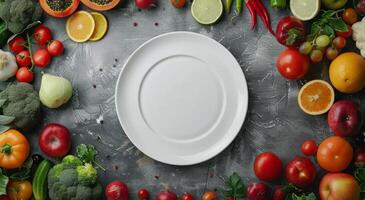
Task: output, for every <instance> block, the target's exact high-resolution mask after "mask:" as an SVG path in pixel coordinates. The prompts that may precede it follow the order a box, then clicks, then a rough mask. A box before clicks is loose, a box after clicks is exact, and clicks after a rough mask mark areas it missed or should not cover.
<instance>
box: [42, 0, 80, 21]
mask: <svg viewBox="0 0 365 200" xmlns="http://www.w3.org/2000/svg"><path fill="white" fill-rule="evenodd" d="M39 4H40V6H41V7H42V9H43V10H44V11H45V12H46V13H47V14H49V15H51V16H53V17H67V16H69V15H71V14H72V13H74V12H75V11H76V9H77V8H78V6H79V4H80V0H39Z"/></svg>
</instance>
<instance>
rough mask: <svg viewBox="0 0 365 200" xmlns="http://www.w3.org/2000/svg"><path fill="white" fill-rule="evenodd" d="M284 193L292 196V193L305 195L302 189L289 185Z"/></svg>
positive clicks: (284, 189)
mask: <svg viewBox="0 0 365 200" xmlns="http://www.w3.org/2000/svg"><path fill="white" fill-rule="evenodd" d="M283 191H284V192H285V194H291V193H296V194H299V193H303V190H302V189H300V188H298V187H296V186H295V185H293V184H289V185H287V186H285V187H284V188H283Z"/></svg>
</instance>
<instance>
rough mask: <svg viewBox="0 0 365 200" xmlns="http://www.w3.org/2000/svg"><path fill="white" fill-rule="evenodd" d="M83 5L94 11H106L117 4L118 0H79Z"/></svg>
mask: <svg viewBox="0 0 365 200" xmlns="http://www.w3.org/2000/svg"><path fill="white" fill-rule="evenodd" d="M81 2H82V3H83V4H85V6H87V7H88V8H90V9H92V10H96V11H107V10H111V9H113V8H114V7H115V6H117V5H118V4H119V2H120V0H81Z"/></svg>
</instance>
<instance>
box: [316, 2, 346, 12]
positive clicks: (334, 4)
mask: <svg viewBox="0 0 365 200" xmlns="http://www.w3.org/2000/svg"><path fill="white" fill-rule="evenodd" d="M347 1H348V0H322V5H324V6H325V7H326V8H328V9H332V10H338V9H340V8H343V7H344V6H345V5H346V3H347Z"/></svg>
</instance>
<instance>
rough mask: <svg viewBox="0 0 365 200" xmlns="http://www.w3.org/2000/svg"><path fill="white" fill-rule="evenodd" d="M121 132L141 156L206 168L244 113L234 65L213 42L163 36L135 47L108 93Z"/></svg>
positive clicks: (244, 96) (242, 83)
mask: <svg viewBox="0 0 365 200" xmlns="http://www.w3.org/2000/svg"><path fill="white" fill-rule="evenodd" d="M115 95H116V98H115V103H116V109H117V114H118V118H119V121H120V123H121V125H122V127H123V130H124V131H125V133H126V134H127V136H128V137H129V139H130V140H131V141H132V142H133V144H134V145H135V146H137V148H138V149H139V150H141V151H142V152H143V153H144V154H146V155H147V156H149V157H151V158H153V159H155V160H158V161H160V162H163V163H167V164H172V165H191V164H197V163H200V162H203V161H206V160H208V159H210V158H212V157H214V156H215V155H217V154H218V153H220V152H221V151H222V150H223V149H225V148H226V147H227V146H228V145H229V144H230V143H231V142H232V140H233V139H234V138H235V137H236V135H237V134H238V132H239V130H240V129H241V126H242V124H243V121H244V118H245V116H246V112H247V105H248V92H247V84H246V80H245V77H244V75H243V72H242V70H241V68H240V65H239V64H238V62H237V61H236V59H235V58H234V57H233V56H232V54H231V53H230V52H229V51H228V50H227V49H226V48H225V47H223V46H222V45H221V44H220V43H218V42H216V41H215V40H213V39H210V38H208V37H206V36H203V35H200V34H197V33H191V32H171V33H167V34H163V35H160V36H157V37H155V38H153V39H151V40H149V41H147V42H146V43H144V44H143V45H141V46H140V47H139V48H138V49H137V50H136V51H135V52H134V53H133V54H132V55H131V56H130V57H129V59H128V60H127V62H126V63H125V65H124V67H123V69H122V72H121V73H120V75H119V78H118V81H117V86H116V93H115Z"/></svg>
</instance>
